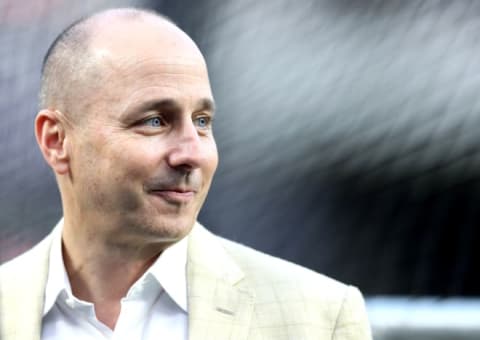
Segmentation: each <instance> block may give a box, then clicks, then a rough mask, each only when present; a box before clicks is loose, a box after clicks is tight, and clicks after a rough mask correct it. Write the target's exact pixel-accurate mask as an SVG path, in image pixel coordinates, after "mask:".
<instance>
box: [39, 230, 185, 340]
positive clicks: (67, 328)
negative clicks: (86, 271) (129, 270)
mask: <svg viewBox="0 0 480 340" xmlns="http://www.w3.org/2000/svg"><path fill="white" fill-rule="evenodd" d="M62 222H63V221H60V223H59V224H58V225H57V227H56V229H55V231H54V235H53V237H54V239H53V242H52V247H51V250H50V266H49V271H48V279H47V285H46V290H45V305H44V309H43V320H42V337H41V339H42V340H50V339H69V340H77V339H78V340H80V339H82V340H85V339H114V340H122V339H125V340H127V339H128V340H131V339H143V340H150V339H184V340H186V339H187V326H188V313H187V283H186V270H185V269H186V260H187V240H186V238H184V239H183V240H181V241H179V242H177V243H176V244H174V245H172V246H170V247H169V248H167V249H166V250H165V251H164V252H163V253H162V255H161V256H160V257H159V258H158V259H157V260H156V261H155V263H154V264H153V265H152V266H151V267H150V268H149V269H148V271H147V272H146V273H145V274H144V275H143V276H142V277H141V278H140V279H138V281H137V282H135V284H133V286H132V287H131V288H130V290H129V291H128V293H127V295H126V296H125V297H124V298H123V299H122V300H121V311H120V315H119V318H118V321H117V323H116V326H115V329H114V330H111V329H110V328H108V327H107V326H106V325H105V324H103V323H102V322H100V321H99V320H98V319H97V317H96V315H95V309H94V305H93V304H92V303H90V302H86V301H82V300H80V299H77V298H76V297H75V296H73V294H72V289H71V286H70V282H69V280H68V276H67V272H66V270H65V266H64V262H63V257H62V237H61V234H62V226H63V223H62Z"/></svg>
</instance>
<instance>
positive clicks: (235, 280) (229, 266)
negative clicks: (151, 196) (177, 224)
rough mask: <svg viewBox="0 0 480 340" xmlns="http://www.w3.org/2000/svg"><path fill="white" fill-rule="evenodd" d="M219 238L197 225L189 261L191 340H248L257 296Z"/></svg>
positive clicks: (191, 238) (189, 251) (192, 234)
mask: <svg viewBox="0 0 480 340" xmlns="http://www.w3.org/2000/svg"><path fill="white" fill-rule="evenodd" d="M246 281H247V280H244V274H243V272H242V270H241V269H240V268H239V267H238V265H237V264H236V263H235V262H234V260H233V259H232V258H231V257H230V256H229V255H228V254H227V252H226V250H225V249H224V247H223V246H222V244H221V242H220V241H219V239H218V237H216V236H214V235H212V234H211V233H210V232H208V231H207V230H206V229H205V228H204V227H203V226H202V225H200V224H199V223H197V224H196V225H195V226H194V228H193V229H192V231H191V232H190V235H189V245H188V259H187V283H188V288H187V289H188V304H189V306H188V311H189V336H190V338H191V339H236V340H240V339H246V338H247V337H248V332H249V329H250V322H251V318H252V315H253V303H254V296H253V293H252V292H251V290H250V289H249V287H248V286H247V284H246Z"/></svg>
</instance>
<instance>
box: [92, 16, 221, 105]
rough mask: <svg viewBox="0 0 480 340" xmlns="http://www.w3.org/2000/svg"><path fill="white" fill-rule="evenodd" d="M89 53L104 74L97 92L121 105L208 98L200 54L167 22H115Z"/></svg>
mask: <svg viewBox="0 0 480 340" xmlns="http://www.w3.org/2000/svg"><path fill="white" fill-rule="evenodd" d="M116 26H117V27H116ZM126 26H127V27H126ZM113 28H115V29H113ZM91 52H92V58H93V59H94V60H95V63H96V64H97V65H98V66H99V67H100V68H101V72H102V73H103V74H104V75H105V76H104V77H103V79H104V86H103V88H102V90H101V91H100V94H101V95H103V96H110V97H116V100H117V101H121V102H122V104H123V105H124V106H128V105H129V103H130V102H132V101H138V100H142V99H145V100H149V99H155V98H152V97H172V98H174V99H175V98H179V99H192V100H196V99H198V98H211V97H212V94H211V89H210V83H209V79H208V72H207V67H206V64H205V61H204V59H203V56H202V54H201V53H200V51H199V50H198V48H197V46H196V45H195V44H194V43H193V41H192V40H191V39H190V38H189V37H188V36H187V35H186V34H185V33H183V32H182V31H180V30H179V29H178V28H176V27H174V26H173V25H172V24H170V23H163V22H160V23H158V22H156V21H153V22H150V21H148V22H134V23H133V24H132V25H124V24H123V23H122V24H118V23H116V24H114V25H113V26H112V27H110V28H109V29H107V30H106V31H105V32H103V31H102V32H101V34H99V35H97V36H95V38H94V40H93V41H92V44H91Z"/></svg>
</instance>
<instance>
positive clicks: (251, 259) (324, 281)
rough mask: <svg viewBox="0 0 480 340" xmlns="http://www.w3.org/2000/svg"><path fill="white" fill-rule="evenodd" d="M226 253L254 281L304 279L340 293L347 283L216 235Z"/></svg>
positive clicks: (317, 286) (306, 281)
mask: <svg viewBox="0 0 480 340" xmlns="http://www.w3.org/2000/svg"><path fill="white" fill-rule="evenodd" d="M218 239H219V240H220V242H221V243H222V245H223V247H224V248H225V250H226V251H227V253H228V254H229V255H230V256H231V257H232V258H233V259H234V260H235V262H236V263H237V264H239V266H240V267H241V268H242V270H244V272H245V273H246V274H248V275H250V276H252V277H253V279H254V280H255V281H256V282H265V281H277V282H290V281H294V282H296V283H298V282H302V281H304V282H305V284H307V285H310V284H312V285H314V286H315V287H316V289H318V288H320V287H322V288H325V289H327V290H328V291H329V295H331V294H335V295H337V294H340V295H342V294H343V293H344V291H345V290H346V289H347V288H348V286H347V285H345V284H343V283H341V282H339V281H337V280H334V279H332V278H330V277H328V276H326V275H323V274H320V273H317V272H315V271H313V270H310V269H308V268H305V267H302V266H300V265H297V264H295V263H292V262H289V261H286V260H283V259H280V258H278V257H274V256H271V255H268V254H266V253H263V252H261V251H258V250H255V249H253V248H250V247H248V246H246V245H243V244H240V243H237V242H234V241H230V240H227V239H224V238H221V237H218Z"/></svg>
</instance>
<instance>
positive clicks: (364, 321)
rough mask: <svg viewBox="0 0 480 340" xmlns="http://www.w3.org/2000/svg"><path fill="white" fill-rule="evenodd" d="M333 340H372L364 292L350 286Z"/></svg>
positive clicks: (336, 324)
mask: <svg viewBox="0 0 480 340" xmlns="http://www.w3.org/2000/svg"><path fill="white" fill-rule="evenodd" d="M332 339H333V340H371V339H372V334H371V330H370V325H369V323H368V317H367V311H366V309H365V303H364V301H363V297H362V294H361V293H360V291H359V290H358V289H357V288H356V287H352V286H350V287H348V289H347V292H346V294H345V297H344V299H343V303H342V307H341V308H340V312H339V313H338V316H337V321H336V323H335V327H334V330H333V335H332Z"/></svg>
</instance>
